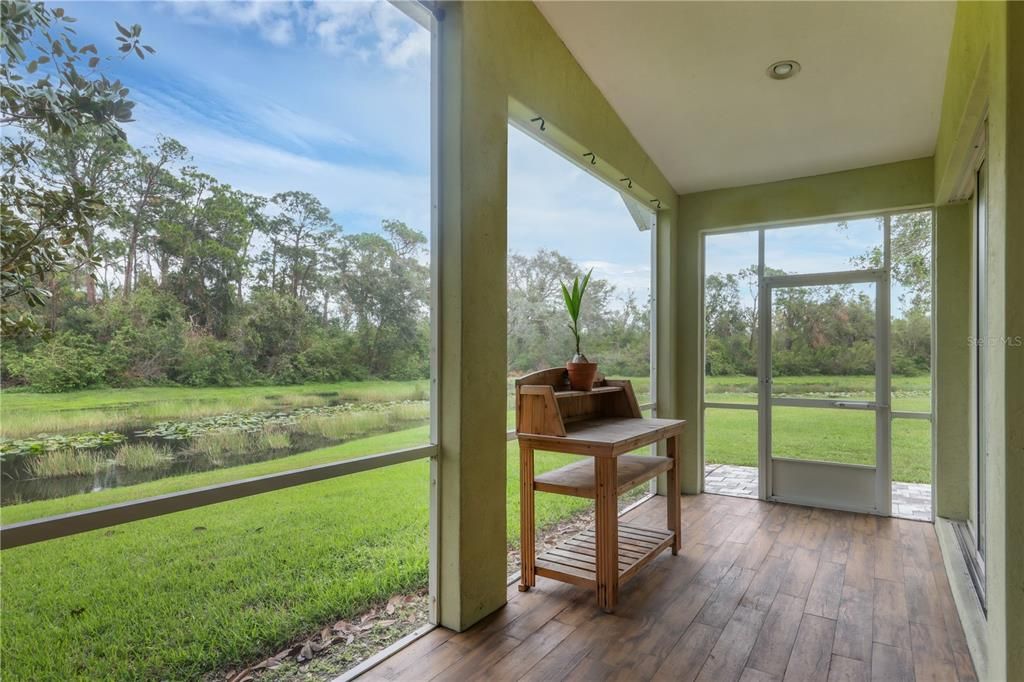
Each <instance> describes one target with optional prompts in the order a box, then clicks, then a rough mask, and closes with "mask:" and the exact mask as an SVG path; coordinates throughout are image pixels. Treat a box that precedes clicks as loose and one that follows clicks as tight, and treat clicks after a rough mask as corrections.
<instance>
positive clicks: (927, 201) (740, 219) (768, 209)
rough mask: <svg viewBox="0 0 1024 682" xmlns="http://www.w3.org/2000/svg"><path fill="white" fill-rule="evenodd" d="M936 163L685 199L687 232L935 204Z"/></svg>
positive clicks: (877, 168) (892, 166) (719, 191)
mask: <svg viewBox="0 0 1024 682" xmlns="http://www.w3.org/2000/svg"><path fill="white" fill-rule="evenodd" d="M933 178H934V171H933V166H932V159H931V158H930V157H929V158H924V159H914V160H911V161H900V162H897V163H887V164H883V165H880V166H870V167H868V168H858V169H855V170H848V171H843V172H840V173H828V174H825V175H815V176H812V177H806V178H797V179H794V180H782V181H780V182H766V183H763V184H759V185H746V186H743V187H732V188H729V189H717V190H711V191H708V192H698V193H695V194H685V195H683V196H682V197H680V211H681V213H680V220H681V222H682V224H683V225H684V227H685V229H686V230H687V231H689V230H690V229H691V228H696V229H697V230H712V229H716V228H723V227H741V226H745V225H758V224H764V223H778V222H785V221H790V220H793V221H795V220H804V219H807V218H818V217H825V216H836V215H849V214H851V213H861V212H864V211H875V210H880V209H895V208H903V207H916V206H926V205H931V203H932V182H933Z"/></svg>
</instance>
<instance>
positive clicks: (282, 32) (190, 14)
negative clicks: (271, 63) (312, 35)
mask: <svg viewBox="0 0 1024 682" xmlns="http://www.w3.org/2000/svg"><path fill="white" fill-rule="evenodd" d="M168 4H169V5H170V6H171V7H172V8H173V9H174V12H175V13H176V14H177V15H178V16H180V17H182V18H183V19H186V20H187V21H191V22H193V23H198V24H225V23H226V24H233V25H236V26H242V27H246V28H254V29H256V30H257V31H258V32H259V35H260V36H261V37H262V38H263V39H264V40H266V41H267V42H269V43H271V44H273V45H278V46H281V45H288V44H290V43H291V42H292V41H293V40H294V39H295V25H294V22H295V17H296V15H297V12H299V11H300V10H299V9H298V7H297V6H296V5H294V4H292V3H285V2H256V1H252V0H232V1H230V2H171V3H168Z"/></svg>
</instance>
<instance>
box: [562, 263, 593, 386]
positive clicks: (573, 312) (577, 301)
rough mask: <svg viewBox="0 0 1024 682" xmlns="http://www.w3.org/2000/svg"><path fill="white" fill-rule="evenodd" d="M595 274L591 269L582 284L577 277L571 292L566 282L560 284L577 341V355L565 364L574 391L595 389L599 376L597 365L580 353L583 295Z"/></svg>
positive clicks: (570, 325) (570, 326) (570, 328)
mask: <svg viewBox="0 0 1024 682" xmlns="http://www.w3.org/2000/svg"><path fill="white" fill-rule="evenodd" d="M593 272H594V269H593V268H591V269H590V272H588V273H587V274H586V276H585V277H584V278H583V281H582V282H581V281H580V277H579V275H576V278H575V279H574V280H573V282H572V289H571V290H570V289H569V287H568V286H566V284H565V282H560V284H561V285H562V298H563V299H564V300H565V309H566V311H568V313H569V320H570V322H569V325H568V326H569V330H570V331H572V335H573V338H575V339H576V354H575V355H573V356H572V360H570V361H569V362H567V363H565V368H566V369H567V370H568V371H569V385H570V387H571V388H572V390H574V391H589V390H590V389H591V388H593V387H594V377H595V376H596V375H597V363H596V362H590V361H589V360H587V356H586V355H584V354H583V353H582V352H581V351H580V309H581V307H582V305H583V294H584V293H585V292H586V290H587V284H589V283H590V275H591V273H593Z"/></svg>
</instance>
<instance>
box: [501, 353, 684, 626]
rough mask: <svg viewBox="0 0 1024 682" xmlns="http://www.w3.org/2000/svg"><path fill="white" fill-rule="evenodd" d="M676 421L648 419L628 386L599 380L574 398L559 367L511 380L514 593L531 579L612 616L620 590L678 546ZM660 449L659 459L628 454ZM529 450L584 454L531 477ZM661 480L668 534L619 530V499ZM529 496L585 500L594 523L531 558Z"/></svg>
mask: <svg viewBox="0 0 1024 682" xmlns="http://www.w3.org/2000/svg"><path fill="white" fill-rule="evenodd" d="M685 425H686V421H685V420H681V419H647V418H644V417H643V415H642V414H641V412H640V405H639V404H638V403H637V400H636V394H634V393H633V386H632V384H631V383H630V382H629V381H616V380H612V379H604V378H603V377H600V376H599V377H598V379H597V381H595V383H594V388H593V390H591V391H586V392H584V391H573V390H571V389H570V387H569V377H568V373H567V372H566V370H564V369H558V368H556V369H546V370H541V371H539V372H535V373H533V374H530V375H527V376H525V377H522V378H521V379H518V380H516V436H517V438H518V439H519V475H520V486H519V491H520V533H521V550H522V576H521V578H520V582H519V589H520V590H521V591H525V590H528V589H530V588H531V587H533V586H534V585H536V581H537V576H538V575H540V576H544V577H546V578H552V579H554V580H560V581H562V582H567V583H572V584H575V585H580V586H583V587H587V588H591V589H594V590H596V591H597V603H598V606H600V607H601V608H602V609H604V610H605V611H613V610H614V609H615V605H616V602H617V601H618V595H619V586H620V585H621V584H622V583H624V582H625V581H627V580H629V579H630V578H632V577H633V576H634V575H636V573H637V571H639V570H640V569H641V568H643V566H645V565H646V564H647V563H648V562H650V561H651V560H653V559H654V558H655V557H656V556H658V555H659V554H660V553H661V552H662V550H664V549H667V548H671V549H672V554H678V553H679V548H680V542H681V538H680V527H681V526H680V521H681V519H680V511H679V470H680V457H681V455H680V452H679V444H678V437H679V436H680V435H681V434H682V432H683V427H684V426H685ZM662 440H665V441H667V447H666V451H667V457H656V456H646V455H630V454H627V453H629V452H632V451H634V450H636V449H637V448H640V447H643V446H645V445H650V444H652V443H657V442H659V441H662ZM534 450H543V451H546V452H563V453H568V454H573V455H586V456H588V457H589V458H591V459H586V460H580V461H577V462H574V463H572V464H568V465H566V466H563V467H561V468H559V469H555V470H554V471H548V472H546V473H543V474H539V475H537V474H535V472H534V457H533V453H534ZM662 473H667V474H668V491H667V492H668V500H667V505H666V506H667V508H668V514H667V516H668V529H667V530H665V529H662V528H648V527H644V526H640V525H637V524H632V523H619V516H618V497H619V495H621V494H623V493H625V492H627V491H628V490H631V489H632V488H635V487H636V486H638V485H640V484H641V483H643V482H644V481H648V480H650V479H652V478H654V477H655V476H658V475H659V474H662ZM536 491H541V492H546V493H556V494H559V495H572V496H575V497H586V498H589V499H592V500H594V507H595V524H594V528H593V529H588V530H586V531H584V532H582V533H580V534H579V535H576V536H575V537H573V538H570V539H569V540H566V541H565V542H562V543H561V544H559V545H558V546H557V547H554V548H553V549H550V550H548V551H546V552H544V553H543V554H541V555H540V556H537V554H536V552H537V548H536V528H535V519H534V494H535V492H536Z"/></svg>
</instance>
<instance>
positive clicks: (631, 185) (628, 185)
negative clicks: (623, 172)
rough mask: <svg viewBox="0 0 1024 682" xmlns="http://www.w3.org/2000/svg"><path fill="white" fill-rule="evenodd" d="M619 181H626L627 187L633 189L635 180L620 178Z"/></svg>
mask: <svg viewBox="0 0 1024 682" xmlns="http://www.w3.org/2000/svg"><path fill="white" fill-rule="evenodd" d="M619 182H625V183H627V184H626V188H627V189H633V180H632V179H631V178H619Z"/></svg>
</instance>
